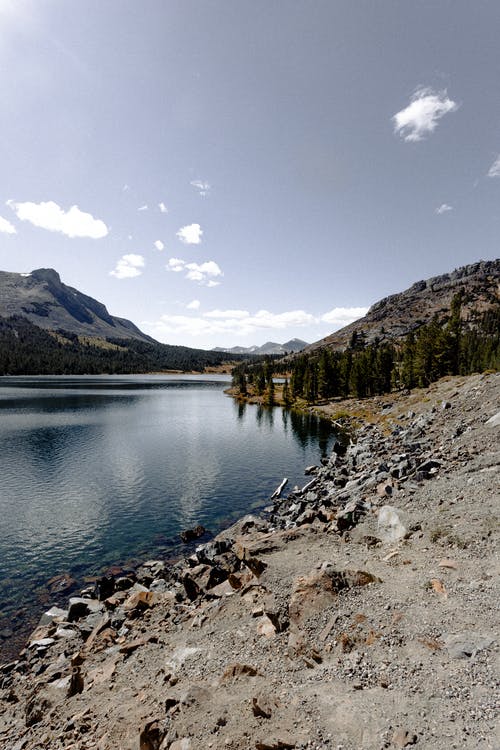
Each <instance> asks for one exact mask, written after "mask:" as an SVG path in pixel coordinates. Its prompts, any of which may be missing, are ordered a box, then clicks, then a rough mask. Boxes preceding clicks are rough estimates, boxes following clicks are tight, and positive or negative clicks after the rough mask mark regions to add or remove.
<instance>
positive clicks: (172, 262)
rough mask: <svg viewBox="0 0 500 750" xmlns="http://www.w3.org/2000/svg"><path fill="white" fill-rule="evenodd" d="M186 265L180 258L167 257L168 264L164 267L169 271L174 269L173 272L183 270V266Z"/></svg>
mask: <svg viewBox="0 0 500 750" xmlns="http://www.w3.org/2000/svg"><path fill="white" fill-rule="evenodd" d="M185 265H186V261H185V260H181V258H169V261H168V265H167V266H166V268H168V270H169V271H174V272H175V273H179V272H180V271H184V266H185Z"/></svg>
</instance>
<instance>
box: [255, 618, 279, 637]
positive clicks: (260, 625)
mask: <svg viewBox="0 0 500 750" xmlns="http://www.w3.org/2000/svg"><path fill="white" fill-rule="evenodd" d="M257 633H258V634H259V635H263V636H265V637H266V638H272V637H273V636H275V635H276V626H275V625H274V623H273V621H272V620H271V618H270V617H268V616H267V615H263V616H262V617H261V618H259V621H258V622H257Z"/></svg>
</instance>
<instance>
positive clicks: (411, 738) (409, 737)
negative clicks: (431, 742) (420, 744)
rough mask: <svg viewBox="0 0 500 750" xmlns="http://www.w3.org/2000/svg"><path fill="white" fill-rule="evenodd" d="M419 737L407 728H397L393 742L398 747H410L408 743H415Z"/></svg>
mask: <svg viewBox="0 0 500 750" xmlns="http://www.w3.org/2000/svg"><path fill="white" fill-rule="evenodd" d="M417 739H418V738H417V735H416V734H412V733H411V732H407V731H406V729H396V731H395V732H394V734H393V736H392V744H393V746H394V747H398V748H402V747H408V745H415V743H416V742H417Z"/></svg>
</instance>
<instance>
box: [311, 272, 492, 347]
mask: <svg viewBox="0 0 500 750" xmlns="http://www.w3.org/2000/svg"><path fill="white" fill-rule="evenodd" d="M460 290H463V292H464V298H463V304H462V319H464V320H469V321H471V322H473V320H474V316H476V315H478V314H481V313H482V312H485V311H486V310H489V309H491V308H492V307H495V306H496V307H498V305H499V304H500V260H499V259H497V260H490V261H479V262H478V263H474V264H472V265H469V266H462V267H461V268H457V269H456V270H455V271H452V272H451V273H445V274H443V275H442V276H434V277H433V278H431V279H427V280H426V281H417V282H416V283H415V284H413V286H411V287H410V288H409V289H407V290H406V291H404V292H401V293H399V294H393V295H391V296H390V297H385V298H384V299H382V300H380V301H379V302H376V303H375V304H374V305H372V307H371V308H370V309H369V311H368V312H367V314H366V315H365V316H364V318H360V319H359V320H356V321H355V322H354V323H350V324H349V325H348V326H345V328H341V329H340V331H336V332H335V333H332V334H331V335H330V336H326V337H325V338H324V339H321V340H320V341H316V342H315V343H314V344H310V345H309V346H308V347H306V349H305V350H304V351H305V352H306V353H307V352H311V351H314V350H316V349H321V348H323V347H329V348H332V349H336V350H341V349H345V348H346V347H347V346H349V344H350V342H351V340H352V337H353V334H355V335H356V336H360V335H361V336H364V337H365V342H366V343H367V344H370V343H372V342H373V341H374V340H375V339H377V338H378V339H379V340H380V341H381V342H383V341H394V340H397V339H400V338H403V337H404V336H406V335H407V334H408V333H410V331H413V330H415V329H417V328H419V327H420V326H421V325H422V324H423V323H428V322H429V321H430V320H431V319H432V318H433V317H434V315H437V316H438V317H441V318H442V317H443V316H445V315H447V314H449V310H450V304H451V300H452V298H453V296H454V295H455V294H456V293H457V292H458V291H460Z"/></svg>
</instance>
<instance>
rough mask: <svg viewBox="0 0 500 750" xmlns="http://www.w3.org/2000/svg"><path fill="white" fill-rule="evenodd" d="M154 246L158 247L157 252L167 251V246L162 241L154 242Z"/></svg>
mask: <svg viewBox="0 0 500 750" xmlns="http://www.w3.org/2000/svg"><path fill="white" fill-rule="evenodd" d="M153 245H154V246H155V247H156V249H157V250H164V249H165V245H164V244H163V242H162V241H161V240H155V241H154V242H153Z"/></svg>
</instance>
